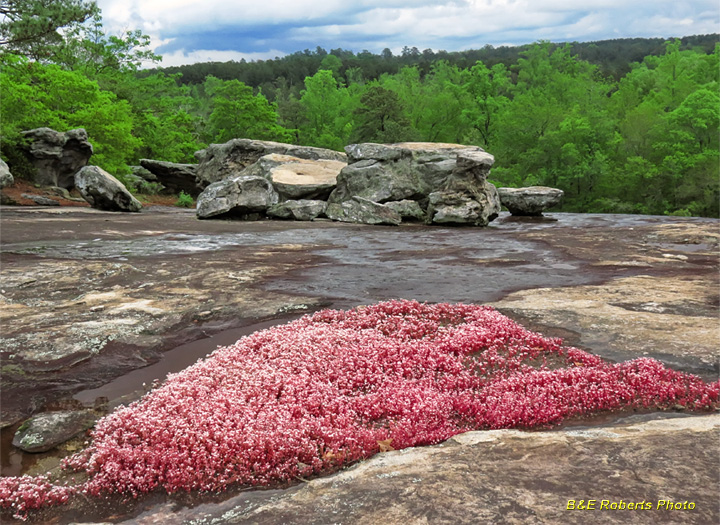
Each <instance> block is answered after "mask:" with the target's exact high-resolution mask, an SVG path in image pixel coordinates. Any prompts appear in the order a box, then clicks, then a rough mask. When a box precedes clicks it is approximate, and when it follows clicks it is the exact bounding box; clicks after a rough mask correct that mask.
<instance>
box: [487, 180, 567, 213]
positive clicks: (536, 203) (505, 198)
mask: <svg viewBox="0 0 720 525" xmlns="http://www.w3.org/2000/svg"><path fill="white" fill-rule="evenodd" d="M498 194H499V195H500V202H502V205H503V206H505V207H506V208H507V209H508V210H510V213H512V214H513V215H525V216H535V217H537V216H540V215H542V213H543V212H544V211H545V210H546V209H548V208H552V207H553V206H556V205H558V204H560V201H561V200H562V197H563V194H564V192H563V191H562V190H558V189H556V188H548V187H546V186H528V187H527V188H498Z"/></svg>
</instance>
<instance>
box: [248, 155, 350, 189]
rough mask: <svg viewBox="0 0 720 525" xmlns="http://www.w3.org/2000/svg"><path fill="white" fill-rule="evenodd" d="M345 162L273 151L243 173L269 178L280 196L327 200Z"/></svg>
mask: <svg viewBox="0 0 720 525" xmlns="http://www.w3.org/2000/svg"><path fill="white" fill-rule="evenodd" d="M346 165H347V164H346V163H345V162H341V161H339V160H328V159H316V160H310V159H301V158H299V157H292V156H290V155H281V154H279V153H271V154H269V155H265V156H263V157H261V158H260V159H258V161H257V162H256V163H255V164H252V165H251V166H249V167H248V168H246V169H245V171H243V173H242V174H243V176H255V177H264V178H266V179H268V180H269V181H270V182H272V184H273V187H274V188H275V191H277V192H278V194H279V195H280V198H281V199H291V200H295V199H310V200H327V198H328V196H329V195H330V192H331V191H332V190H333V189H334V188H335V186H336V184H337V176H338V173H340V170H341V169H343V168H344V167H345V166H346Z"/></svg>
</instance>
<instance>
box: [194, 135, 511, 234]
mask: <svg viewBox="0 0 720 525" xmlns="http://www.w3.org/2000/svg"><path fill="white" fill-rule="evenodd" d="M345 151H346V152H347V157H345V155H343V154H341V153H338V152H335V151H331V150H323V149H320V148H309V147H301V146H291V145H289V144H280V143H271V142H262V141H249V140H246V139H236V140H233V141H230V142H228V143H226V144H224V145H212V146H211V147H210V148H208V149H207V150H203V151H201V152H198V153H197V154H196V157H197V158H198V160H199V165H198V168H197V172H196V173H197V176H198V181H199V183H202V182H201V181H212V182H211V183H210V184H209V185H208V186H207V188H206V189H205V191H203V193H201V194H200V196H199V197H198V206H197V214H198V217H200V218H211V217H228V216H234V217H240V218H244V219H253V218H259V217H262V216H263V215H266V216H270V217H276V218H289V219H295V220H312V219H314V218H316V217H321V216H323V215H324V216H326V217H328V218H330V219H333V220H336V221H343V222H356V223H364V224H391V225H397V224H400V223H401V222H402V221H403V220H405V221H408V220H410V221H423V222H427V223H429V224H433V223H434V224H470V225H479V226H485V225H487V224H488V223H489V222H490V221H492V220H493V219H494V218H495V217H497V214H498V213H499V211H500V201H499V198H498V194H497V190H496V189H495V187H494V186H493V185H492V184H490V183H489V182H487V176H488V173H489V172H490V168H491V167H492V164H493V162H494V158H493V156H492V155H490V154H489V153H486V152H485V151H483V150H482V149H481V148H479V147H476V146H464V145H460V144H438V143H417V142H415V143H400V144H372V143H365V144H352V145H350V146H348V147H346V148H345ZM266 152H269V153H266ZM261 153H265V154H264V155H260V154H261ZM346 161H347V162H346ZM216 179H218V180H216Z"/></svg>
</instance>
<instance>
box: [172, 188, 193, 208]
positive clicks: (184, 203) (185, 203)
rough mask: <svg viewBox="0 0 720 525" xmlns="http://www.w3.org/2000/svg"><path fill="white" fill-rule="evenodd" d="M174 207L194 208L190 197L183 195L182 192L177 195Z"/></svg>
mask: <svg viewBox="0 0 720 525" xmlns="http://www.w3.org/2000/svg"><path fill="white" fill-rule="evenodd" d="M175 206H178V207H180V208H192V207H193V206H195V201H194V200H193V198H192V196H191V195H189V194H187V193H185V192H184V191H180V195H178V200H177V201H176V202H175Z"/></svg>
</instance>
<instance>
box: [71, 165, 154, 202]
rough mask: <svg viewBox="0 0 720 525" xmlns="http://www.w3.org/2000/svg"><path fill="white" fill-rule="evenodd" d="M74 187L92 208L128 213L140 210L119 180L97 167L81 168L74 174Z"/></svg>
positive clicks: (135, 200)
mask: <svg viewBox="0 0 720 525" xmlns="http://www.w3.org/2000/svg"><path fill="white" fill-rule="evenodd" d="M75 186H76V187H77V188H78V190H80V195H82V197H83V199H85V200H86V201H88V202H89V203H90V206H92V207H93V208H97V209H99V210H106V211H129V212H137V211H140V210H141V209H142V204H140V202H139V201H138V200H137V199H136V198H135V197H133V196H132V194H131V193H130V192H129V191H128V190H127V189H126V188H125V186H123V184H122V183H121V182H120V181H119V180H117V179H116V178H115V177H113V176H112V175H110V174H109V173H108V172H107V171H105V170H103V169H101V168H98V167H97V166H85V167H84V168H81V169H80V171H78V172H77V173H76V174H75Z"/></svg>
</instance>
